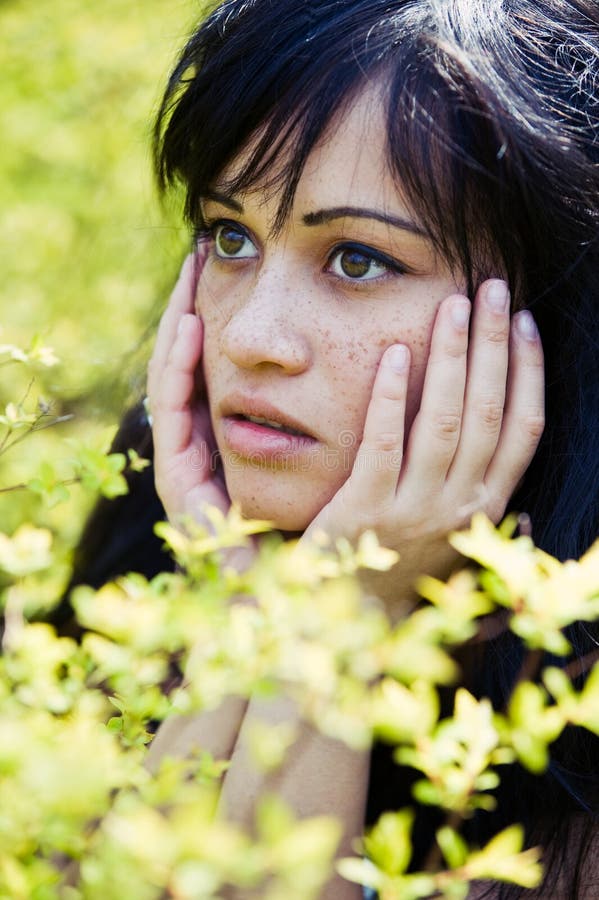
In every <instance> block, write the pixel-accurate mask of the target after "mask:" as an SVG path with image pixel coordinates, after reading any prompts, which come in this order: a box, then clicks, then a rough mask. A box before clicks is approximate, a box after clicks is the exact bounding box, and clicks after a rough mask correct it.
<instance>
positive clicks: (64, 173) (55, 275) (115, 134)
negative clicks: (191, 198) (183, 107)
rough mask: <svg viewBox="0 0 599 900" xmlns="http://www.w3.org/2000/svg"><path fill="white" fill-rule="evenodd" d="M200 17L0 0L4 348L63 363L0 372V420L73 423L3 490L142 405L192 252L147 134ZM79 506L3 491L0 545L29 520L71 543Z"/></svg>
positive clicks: (25, 460)
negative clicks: (22, 413) (9, 407)
mask: <svg viewBox="0 0 599 900" xmlns="http://www.w3.org/2000/svg"><path fill="white" fill-rule="evenodd" d="M201 6H202V4H201V0H102V2H100V3H98V2H97V0H52V2H51V3H45V4H44V3H42V4H40V3H36V2H33V0H0V36H1V37H0V58H1V72H2V78H1V79H0V135H1V138H0V160H1V165H0V271H1V273H2V277H1V278H0V326H1V331H0V343H2V344H4V343H11V344H12V343H14V344H18V345H21V346H27V345H28V344H29V343H30V341H31V339H32V338H33V336H34V335H35V334H40V335H41V336H42V338H43V342H44V343H45V344H48V345H50V346H51V347H53V348H54V350H55V352H56V354H57V355H58V357H59V359H60V363H59V364H58V365H56V366H54V367H53V368H50V369H44V368H42V367H39V369H35V370H34V372H33V373H32V372H31V371H30V370H26V368H25V367H24V366H23V365H21V364H19V363H11V364H4V365H2V367H1V372H2V380H1V384H0V412H3V411H4V408H5V406H6V404H7V403H8V402H9V401H15V402H18V401H21V400H23V399H24V398H26V399H25V406H26V407H27V408H28V409H35V407H36V403H37V401H38V399H39V398H40V397H41V398H44V400H49V401H51V403H52V412H53V413H56V414H58V415H62V414H65V415H67V414H68V415H72V416H73V418H72V419H71V420H70V421H69V422H68V423H64V424H60V425H56V426H54V427H51V428H48V429H46V430H44V431H41V432H39V433H37V434H33V435H31V436H30V437H28V438H27V439H26V440H23V442H22V443H20V444H18V445H16V446H15V447H14V448H13V449H12V450H10V451H9V452H7V453H5V454H3V455H1V456H0V487H6V486H8V485H11V484H15V483H17V482H19V481H22V480H27V478H30V477H32V475H33V474H35V469H36V467H37V466H38V465H39V462H40V460H42V459H49V460H52V461H53V462H56V461H58V466H59V468H60V460H61V459H63V458H64V459H66V458H67V457H68V455H69V449H68V448H69V443H68V441H69V440H70V439H72V438H76V439H77V440H80V441H85V442H86V443H91V444H92V445H94V446H96V445H99V444H102V443H104V444H105V443H106V442H107V441H108V440H109V438H110V434H111V433H112V432H113V431H114V425H115V423H116V421H117V420H118V418H119V416H120V414H121V411H122V409H123V407H124V405H125V404H126V403H127V402H128V401H129V400H130V399H131V398H135V397H137V396H138V395H140V394H142V393H143V386H144V381H145V362H146V360H147V357H148V355H149V352H150V348H151V335H152V333H153V331H154V329H155V325H156V322H157V319H158V317H159V315H160V310H161V308H162V306H163V305H164V303H165V301H166V299H167V297H168V293H169V290H170V287H171V285H172V284H173V282H174V279H175V277H176V274H177V270H178V267H179V265H180V262H181V260H182V258H183V256H184V253H185V248H186V242H187V240H188V237H187V233H186V230H185V228H184V227H183V226H182V224H181V222H180V220H179V217H178V215H177V213H176V211H175V210H174V209H173V210H171V211H170V212H167V211H165V210H164V209H162V208H161V206H160V204H159V202H158V199H157V197H156V193H155V190H154V187H153V181H152V173H151V152H150V133H151V126H152V120H153V116H154V114H155V112H156V109H157V106H158V103H159V100H160V95H161V91H162V89H163V87H164V84H165V79H166V76H167V73H168V71H169V68H170V66H171V64H172V62H173V61H174V59H175V57H176V53H177V50H178V49H179V48H180V47H181V46H182V45H183V43H184V41H185V39H186V37H187V35H188V34H189V32H190V31H191V29H192V27H193V24H194V23H195V22H196V21H197V20H198V18H199V17H200V15H201ZM32 375H33V377H34V380H33V382H32ZM1 438H2V435H0V440H1ZM71 455H72V454H71ZM67 469H68V467H66V468H65V473H66V471H67ZM85 505H86V500H85V498H84V497H82V496H77V491H73V497H72V500H71V502H70V503H67V504H61V505H60V506H59V507H57V508H56V509H55V510H49V509H47V508H46V507H45V506H44V504H43V502H42V501H36V500H35V498H33V497H31V496H29V495H28V494H27V492H24V491H20V492H9V493H5V492H3V493H2V494H0V517H1V518H0V530H2V531H8V532H10V531H12V530H13V528H14V527H15V526H16V524H17V523H18V522H19V521H21V520H22V519H23V518H32V519H34V520H35V521H36V522H38V523H41V524H46V523H49V524H51V525H52V527H54V528H56V529H57V530H58V531H59V532H60V533H61V534H62V535H63V537H64V538H65V540H66V541H67V543H68V541H69V540H71V541H72V540H74V539H75V538H76V535H77V533H78V532H79V529H80V527H81V519H82V516H83V514H84V512H85Z"/></svg>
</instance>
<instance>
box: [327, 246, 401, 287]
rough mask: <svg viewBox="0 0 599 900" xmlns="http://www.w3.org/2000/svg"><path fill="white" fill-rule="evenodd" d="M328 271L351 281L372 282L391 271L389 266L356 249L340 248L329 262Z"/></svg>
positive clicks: (373, 256)
mask: <svg viewBox="0 0 599 900" xmlns="http://www.w3.org/2000/svg"><path fill="white" fill-rule="evenodd" d="M329 265H330V269H331V271H332V272H333V273H334V274H335V275H339V276H341V277H342V278H350V279H352V280H353V281H372V280H373V279H375V278H380V277H381V276H382V275H385V274H386V273H387V272H389V271H390V270H391V266H390V265H387V264H385V263H384V262H382V261H381V260H379V259H377V258H376V256H375V255H374V252H373V254H372V255H371V254H369V253H367V252H366V251H364V250H359V249H358V248H357V247H346V248H345V249H343V248H341V249H339V250H337V252H336V253H334V254H333V255H332V257H331V260H330V263H329Z"/></svg>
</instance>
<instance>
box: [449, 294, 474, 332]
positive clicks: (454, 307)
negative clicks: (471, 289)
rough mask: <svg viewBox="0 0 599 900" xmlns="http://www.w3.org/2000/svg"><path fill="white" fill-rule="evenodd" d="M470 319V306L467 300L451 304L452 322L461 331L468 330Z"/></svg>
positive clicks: (455, 301)
mask: <svg viewBox="0 0 599 900" xmlns="http://www.w3.org/2000/svg"><path fill="white" fill-rule="evenodd" d="M469 318H470V304H469V302H468V301H467V300H454V302H453V303H452V304H451V321H452V322H453V324H454V325H455V327H456V328H459V329H460V330H461V329H463V328H466V326H467V325H468V319H469Z"/></svg>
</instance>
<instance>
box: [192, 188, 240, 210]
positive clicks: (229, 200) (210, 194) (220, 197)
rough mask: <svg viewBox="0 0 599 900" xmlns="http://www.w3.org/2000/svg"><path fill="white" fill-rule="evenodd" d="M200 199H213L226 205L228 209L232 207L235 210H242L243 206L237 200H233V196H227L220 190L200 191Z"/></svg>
mask: <svg viewBox="0 0 599 900" xmlns="http://www.w3.org/2000/svg"><path fill="white" fill-rule="evenodd" d="M202 200H213V201H214V203H220V204H221V205H222V206H226V207H227V208H228V209H232V210H234V211H235V212H238V213H241V212H243V206H242V205H241V203H239V202H238V201H237V200H234V199H233V197H231V196H229V194H223V193H222V192H221V191H213V190H207V191H204V192H203V193H202Z"/></svg>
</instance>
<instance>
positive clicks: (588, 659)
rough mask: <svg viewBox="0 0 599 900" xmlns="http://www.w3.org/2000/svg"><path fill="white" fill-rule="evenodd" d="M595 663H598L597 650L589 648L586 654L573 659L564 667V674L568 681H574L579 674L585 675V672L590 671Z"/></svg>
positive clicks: (598, 655) (598, 653)
mask: <svg viewBox="0 0 599 900" xmlns="http://www.w3.org/2000/svg"><path fill="white" fill-rule="evenodd" d="M595 663H599V650H591V652H590V653H587V655H586V656H582V657H580V659H573V660H572V662H571V663H569V665H567V666H566V667H565V669H564V674H565V675H567V676H568V678H569V679H570V681H574V680H575V679H576V678H579V677H580V676H581V675H586V674H587V672H590V671H591V669H592V668H593V666H594V665H595Z"/></svg>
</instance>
